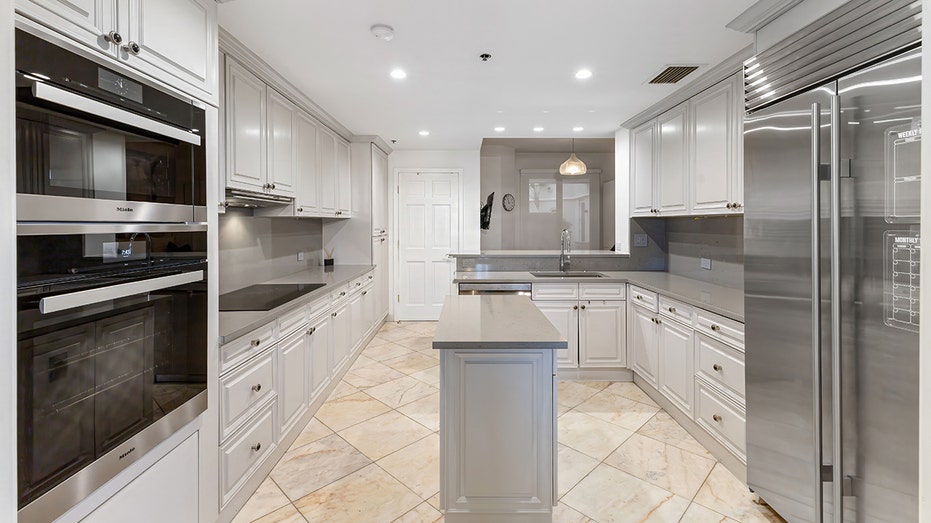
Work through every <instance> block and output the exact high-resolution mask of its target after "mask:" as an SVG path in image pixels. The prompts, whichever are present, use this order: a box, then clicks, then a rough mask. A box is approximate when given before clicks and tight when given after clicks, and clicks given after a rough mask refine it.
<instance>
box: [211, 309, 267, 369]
mask: <svg viewBox="0 0 931 523" xmlns="http://www.w3.org/2000/svg"><path fill="white" fill-rule="evenodd" d="M274 342H275V323H274V322H272V323H269V324H267V325H263V326H262V327H259V328H258V329H255V330H254V331H252V332H250V333H249V334H246V335H245V336H242V337H240V338H236V339H235V340H233V341H231V342H229V343H227V344H225V345H223V346H222V347H220V373H221V374H222V373H223V372H226V371H227V370H229V369H232V368H233V367H235V366H236V365H238V364H240V363H242V362H244V361H246V360H247V359H249V358H250V357H252V356H253V355H255V354H258V353H259V352H261V351H263V350H265V349H267V348H268V347H270V346H271V345H272V343H274Z"/></svg>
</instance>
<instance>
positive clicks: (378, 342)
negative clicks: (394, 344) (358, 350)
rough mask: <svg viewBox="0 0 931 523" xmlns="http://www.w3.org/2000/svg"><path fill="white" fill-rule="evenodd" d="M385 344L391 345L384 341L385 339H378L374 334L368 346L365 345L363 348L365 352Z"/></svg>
mask: <svg viewBox="0 0 931 523" xmlns="http://www.w3.org/2000/svg"><path fill="white" fill-rule="evenodd" d="M386 343H391V342H390V341H389V340H386V339H384V338H382V337H380V336H379V335H378V334H377V333H376V334H375V336H373V337H372V339H371V340H370V341H369V342H368V344H366V345H365V348H366V350H368V349H370V348H373V347H379V346H381V345H385V344H386Z"/></svg>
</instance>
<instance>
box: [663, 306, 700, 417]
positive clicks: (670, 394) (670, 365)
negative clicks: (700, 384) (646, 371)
mask: <svg viewBox="0 0 931 523" xmlns="http://www.w3.org/2000/svg"><path fill="white" fill-rule="evenodd" d="M656 321H657V325H658V329H659V338H658V343H659V345H658V347H657V349H658V356H659V371H658V373H657V384H658V389H659V391H660V392H661V393H662V394H663V395H664V396H666V398H668V399H669V400H670V401H672V402H673V403H674V404H675V405H676V406H677V407H679V410H681V411H682V412H685V413H686V414H688V415H689V416H691V414H692V393H693V389H694V383H695V371H694V363H693V361H694V358H693V352H694V351H693V346H694V345H693V341H692V339H693V337H694V331H693V330H692V327H691V326H686V325H682V324H680V323H678V322H676V321H673V320H671V319H669V318H664V317H658V318H657V319H656Z"/></svg>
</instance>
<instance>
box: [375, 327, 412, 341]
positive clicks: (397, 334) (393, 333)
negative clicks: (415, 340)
mask: <svg viewBox="0 0 931 523" xmlns="http://www.w3.org/2000/svg"><path fill="white" fill-rule="evenodd" d="M376 336H378V337H379V338H382V339H385V340H388V341H391V342H394V343H397V342H399V341H400V340H403V339H405V338H411V337H414V336H417V333H415V332H412V331H409V330H407V329H405V328H403V327H398V328H397V329H390V330H384V329H382V330H381V331H380V332H379V333H378V334H376Z"/></svg>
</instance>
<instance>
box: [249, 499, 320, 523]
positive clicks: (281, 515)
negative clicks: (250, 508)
mask: <svg viewBox="0 0 931 523" xmlns="http://www.w3.org/2000/svg"><path fill="white" fill-rule="evenodd" d="M253 523H307V520H306V519H304V516H302V515H301V513H300V512H299V511H298V510H297V507H295V506H294V505H292V504H290V503H288V504H287V505H286V506H284V507H281V508H280V509H278V510H276V511H274V512H272V513H271V514H267V515H266V516H264V517H261V518H259V519H256V520H255V521H254V522H253Z"/></svg>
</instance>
